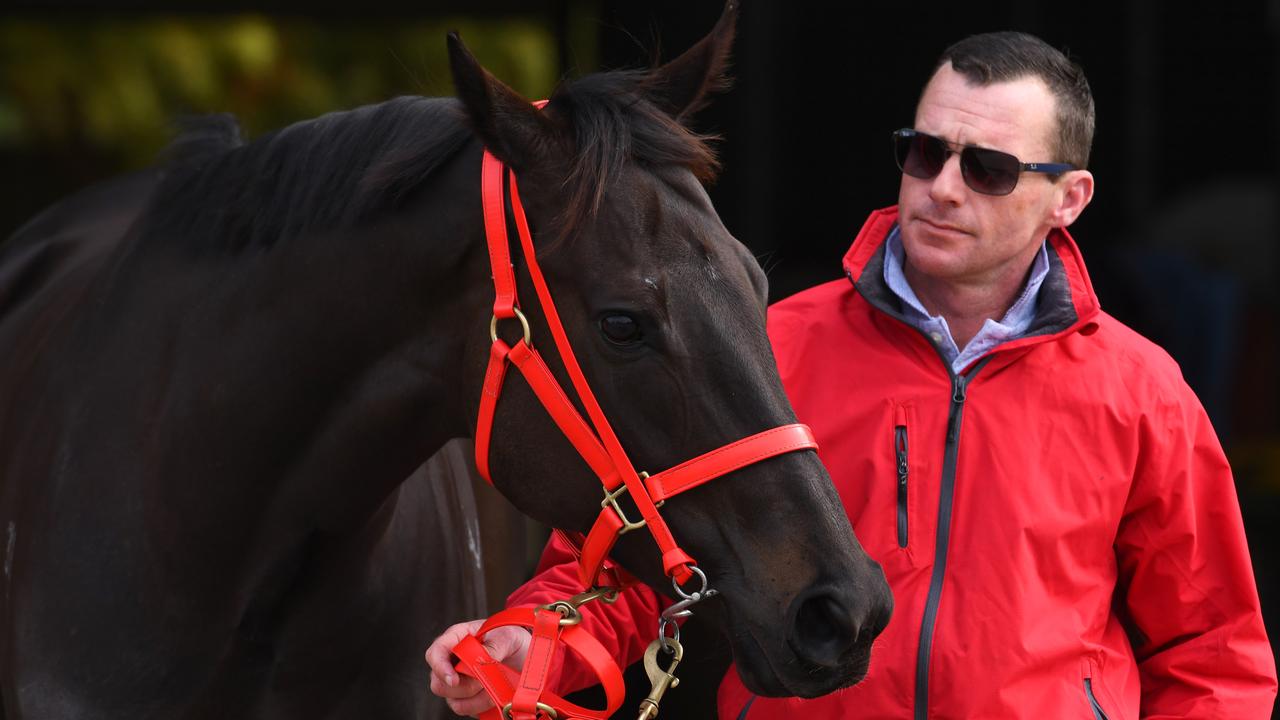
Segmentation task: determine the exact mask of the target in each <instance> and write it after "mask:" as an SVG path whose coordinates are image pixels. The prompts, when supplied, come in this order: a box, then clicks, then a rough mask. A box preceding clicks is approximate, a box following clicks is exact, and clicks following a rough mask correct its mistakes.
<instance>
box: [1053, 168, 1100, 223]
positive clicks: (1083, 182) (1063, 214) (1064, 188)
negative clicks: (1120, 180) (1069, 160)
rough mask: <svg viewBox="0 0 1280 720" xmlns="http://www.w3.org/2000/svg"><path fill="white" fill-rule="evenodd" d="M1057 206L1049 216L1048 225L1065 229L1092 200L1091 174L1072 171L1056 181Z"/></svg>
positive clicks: (1086, 171)
mask: <svg viewBox="0 0 1280 720" xmlns="http://www.w3.org/2000/svg"><path fill="white" fill-rule="evenodd" d="M1057 184H1058V190H1057V205H1056V206H1055V207H1054V208H1053V211H1052V212H1051V213H1050V215H1049V225H1050V226H1051V227H1056V228H1065V227H1067V226H1068V225H1070V224H1071V223H1073V222H1075V221H1076V218H1078V217H1080V213H1082V212H1084V209H1085V208H1086V207H1087V206H1088V205H1089V201H1090V200H1093V173H1091V172H1089V171H1088V170H1072V171H1070V172H1068V173H1067V174H1065V175H1063V176H1062V177H1061V178H1059V179H1058V183H1057Z"/></svg>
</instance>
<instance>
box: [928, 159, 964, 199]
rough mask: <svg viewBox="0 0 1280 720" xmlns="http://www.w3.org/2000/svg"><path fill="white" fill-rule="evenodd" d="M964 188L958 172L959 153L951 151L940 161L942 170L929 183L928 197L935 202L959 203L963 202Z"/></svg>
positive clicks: (961, 177) (962, 178)
mask: <svg viewBox="0 0 1280 720" xmlns="http://www.w3.org/2000/svg"><path fill="white" fill-rule="evenodd" d="M965 191H966V188H965V185H964V177H963V176H961V174H960V154H959V153H951V154H950V155H948V156H947V159H946V160H945V161H944V162H943V163H942V172H940V173H938V176H937V177H935V178H934V179H933V182H932V183H931V184H930V185H929V197H930V198H931V199H932V200H933V201H934V202H936V203H946V204H949V205H959V204H961V203H963V202H964V194H965Z"/></svg>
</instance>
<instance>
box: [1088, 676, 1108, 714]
mask: <svg viewBox="0 0 1280 720" xmlns="http://www.w3.org/2000/svg"><path fill="white" fill-rule="evenodd" d="M1084 694H1085V695H1087V696H1088V697H1089V707H1091V708H1093V720H1107V714H1106V713H1105V712H1103V711H1102V705H1100V704H1098V698H1096V697H1094V695H1093V678H1085V679H1084Z"/></svg>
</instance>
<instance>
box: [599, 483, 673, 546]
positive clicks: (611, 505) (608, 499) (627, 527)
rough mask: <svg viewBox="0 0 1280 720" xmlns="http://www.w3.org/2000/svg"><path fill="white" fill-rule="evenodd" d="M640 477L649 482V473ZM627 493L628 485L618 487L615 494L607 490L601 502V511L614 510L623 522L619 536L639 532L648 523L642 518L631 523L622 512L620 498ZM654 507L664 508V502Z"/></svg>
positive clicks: (623, 484)
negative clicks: (633, 531) (634, 531)
mask: <svg viewBox="0 0 1280 720" xmlns="http://www.w3.org/2000/svg"><path fill="white" fill-rule="evenodd" d="M639 476H640V479H641V480H647V479H648V478H649V473H647V472H641V473H639ZM625 492H627V484H626V483H622V484H621V485H619V486H618V489H617V490H614V491H613V492H609V491H608V490H605V491H604V500H601V501H600V509H602V510H604V509H612V510H613V512H614V514H616V515H617V516H618V519H619V520H621V521H622V527H621V528H619V530H618V535H619V536H622V535H626V534H627V533H629V532H631V531H632V530H639V529H640V528H642V527H644V526H645V524H646V523H647V521H646V520H645V519H644V518H640V519H639V520H638V521H636V522H631V520H630V519H629V518H627V514H626V513H624V512H622V506H620V505H618V498H619V497H621V496H622V495H623V493H625ZM663 502H666V501H665V500H664V501H663ZM653 506H654V507H662V502H658V503H654V505H653Z"/></svg>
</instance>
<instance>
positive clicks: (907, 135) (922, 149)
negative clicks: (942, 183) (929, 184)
mask: <svg viewBox="0 0 1280 720" xmlns="http://www.w3.org/2000/svg"><path fill="white" fill-rule="evenodd" d="M893 145H894V153H895V155H896V158H897V161H898V168H899V169H900V170H902V172H904V173H906V174H908V175H910V176H911V177H916V178H920V179H922V180H928V179H929V178H933V177H937V176H938V173H940V172H942V166H943V165H944V164H945V163H946V161H947V152H948V149H947V145H946V143H944V142H942V141H941V140H939V139H938V138H936V137H933V136H931V135H925V134H923V133H917V132H906V131H899V132H897V133H894V135H893Z"/></svg>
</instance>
